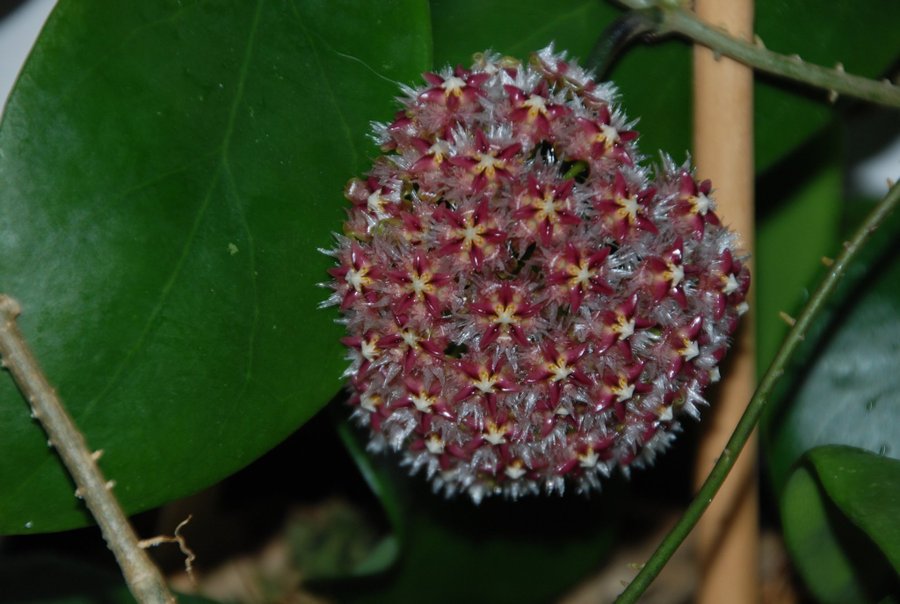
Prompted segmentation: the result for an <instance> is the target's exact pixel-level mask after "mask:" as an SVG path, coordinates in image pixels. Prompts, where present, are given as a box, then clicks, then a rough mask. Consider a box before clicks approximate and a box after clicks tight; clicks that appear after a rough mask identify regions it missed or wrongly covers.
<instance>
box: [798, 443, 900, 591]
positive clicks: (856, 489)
mask: <svg viewBox="0 0 900 604" xmlns="http://www.w3.org/2000/svg"><path fill="white" fill-rule="evenodd" d="M781 511H782V521H783V523H784V534H785V540H786V543H787V546H788V549H789V550H790V552H791V554H792V557H793V559H794V563H795V565H796V567H797V569H798V570H799V571H800V574H801V575H802V576H803V578H804V580H805V581H806V584H807V586H808V587H809V589H810V591H812V592H813V593H814V594H815V595H816V597H817V599H818V600H819V601H821V602H824V603H834V604H842V603H844V602H873V603H874V602H896V601H898V600H897V591H896V590H897V588H900V575H898V561H900V557H898V553H900V530H898V524H897V515H898V513H900V461H898V460H895V459H890V458H885V457H880V456H878V455H874V454H872V453H868V452H866V451H862V450H860V449H854V448H851V447H819V448H816V449H812V450H811V451H809V453H808V454H807V456H806V458H805V463H803V464H802V465H800V466H799V467H798V468H797V469H796V470H795V471H794V472H793V473H792V474H791V477H790V479H789V480H788V482H787V484H786V486H785V490H784V494H783V496H782V498H781ZM891 563H893V568H892V566H891ZM891 594H893V596H894V597H893V598H891V597H890V596H891ZM886 597H887V599H885V598H886Z"/></svg>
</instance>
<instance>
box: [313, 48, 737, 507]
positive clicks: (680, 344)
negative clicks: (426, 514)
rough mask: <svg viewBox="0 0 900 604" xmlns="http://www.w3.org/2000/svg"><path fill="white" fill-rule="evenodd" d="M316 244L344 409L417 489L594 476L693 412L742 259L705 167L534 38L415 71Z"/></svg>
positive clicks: (733, 314)
mask: <svg viewBox="0 0 900 604" xmlns="http://www.w3.org/2000/svg"><path fill="white" fill-rule="evenodd" d="M424 79H425V81H426V84H425V85H424V86H423V87H420V88H417V89H412V88H407V89H405V90H404V96H403V98H402V99H401V103H402V109H401V110H400V111H399V112H398V113H397V115H396V117H395V119H394V120H393V122H391V123H389V124H379V125H376V136H377V139H378V141H379V143H380V144H381V147H382V149H383V151H384V154H383V155H382V156H381V157H379V158H378V159H377V160H376V161H375V163H374V165H373V167H372V170H371V172H370V173H369V175H368V176H367V178H365V179H354V180H352V181H350V183H349V184H348V186H347V189H346V197H347V199H348V200H349V201H350V202H351V204H352V207H351V208H350V209H349V211H348V219H347V222H346V223H345V225H344V234H343V235H338V236H337V245H336V247H335V249H333V250H329V251H327V253H329V254H331V255H332V256H333V257H334V258H335V260H336V263H337V266H336V267H335V268H333V269H331V270H330V274H331V276H332V277H333V281H332V282H331V283H329V284H328V286H329V287H330V288H332V289H333V293H332V295H331V297H330V298H329V299H328V300H327V301H326V303H325V305H329V304H333V305H339V306H340V309H341V311H342V313H343V318H342V319H341V321H342V322H343V323H345V324H346V327H347V330H348V333H349V335H348V336H347V337H346V338H344V340H343V342H344V344H346V346H347V347H348V350H349V359H350V361H351V365H350V367H349V368H348V370H347V371H346V377H347V378H348V381H349V387H350V388H351V390H352V397H351V404H352V406H353V407H354V408H355V411H354V415H355V417H356V418H358V420H359V421H360V422H361V423H362V424H364V425H366V426H368V427H369V429H370V431H371V435H372V441H371V445H372V446H371V448H373V449H376V450H378V449H383V448H385V447H390V448H392V449H394V450H397V451H401V450H402V451H403V456H404V463H405V464H408V465H409V466H410V467H411V468H412V470H413V471H414V472H415V471H417V470H421V469H424V471H425V473H426V474H427V476H428V477H429V478H430V479H431V480H432V482H433V484H434V487H435V489H436V490H443V491H445V492H446V493H447V494H454V493H457V492H466V493H468V494H469V496H471V497H472V499H473V500H475V501H476V502H477V501H479V500H481V499H482V498H483V497H485V496H489V495H494V494H505V495H507V496H511V497H517V496H520V495H523V494H528V493H536V492H539V491H540V490H542V489H543V490H545V491H547V492H562V491H563V489H564V487H565V485H566V482H567V481H569V482H570V483H572V484H574V485H575V486H576V488H577V489H578V490H579V491H583V490H589V489H592V488H599V486H600V478H601V476H603V475H607V474H608V473H609V472H610V471H611V470H612V469H614V468H620V469H622V470H625V471H626V472H627V470H628V468H629V467H630V466H631V465H634V464H641V463H644V462H648V461H651V460H652V458H653V456H654V454H655V453H656V452H657V451H660V450H661V449H663V448H665V447H666V446H667V445H668V443H669V442H670V440H671V439H672V438H673V436H672V435H673V432H675V431H676V430H677V429H678V419H679V418H680V417H682V416H684V415H685V414H689V415H694V416H696V415H697V413H698V406H699V405H701V404H703V403H704V399H703V390H704V388H705V387H706V386H707V385H708V384H709V383H711V382H714V381H716V380H717V379H718V371H717V365H718V364H719V362H720V361H721V360H722V358H723V356H724V355H725V352H726V349H727V347H728V343H729V341H728V338H729V335H730V334H731V333H732V332H733V331H734V330H735V328H736V326H737V323H738V319H739V316H740V315H741V314H742V313H743V312H744V310H745V309H746V302H745V295H746V292H747V288H748V286H749V274H748V272H747V269H746V267H745V266H744V265H742V263H741V261H740V258H739V257H738V256H737V255H736V253H735V243H736V242H735V239H736V238H735V236H734V235H733V234H732V233H731V232H730V231H728V230H727V229H726V228H725V227H723V226H722V225H721V224H720V222H719V219H718V218H717V216H716V214H715V211H714V204H713V201H712V199H711V198H710V184H709V182H702V183H698V182H697V181H696V179H695V178H694V176H693V173H692V171H691V169H690V167H689V166H688V165H683V166H678V165H676V164H674V163H673V162H672V161H671V160H670V159H668V158H666V157H663V159H662V165H661V166H660V167H659V168H657V169H656V170H655V172H651V171H649V170H647V169H646V168H644V167H642V166H641V165H640V164H639V160H640V159H641V158H640V156H639V155H638V151H637V149H636V147H635V139H636V138H637V133H636V132H635V131H634V130H632V125H631V124H630V123H629V122H628V121H626V118H625V116H624V115H623V113H622V112H621V110H620V109H619V108H618V107H617V106H616V104H615V97H616V93H615V89H614V88H613V86H612V85H611V84H599V83H597V82H595V81H594V80H593V79H592V78H591V77H590V75H589V74H588V73H586V72H585V71H584V70H583V69H581V68H580V67H578V66H577V65H576V64H575V63H573V62H570V61H567V60H566V58H565V56H564V55H561V54H556V53H554V52H553V49H552V48H547V49H544V50H542V51H540V52H539V53H537V54H535V55H534V56H533V57H532V59H531V61H530V63H528V64H524V65H523V64H521V63H519V62H517V61H514V60H511V59H507V58H501V57H499V56H494V55H490V54H485V55H480V56H477V57H476V61H475V64H474V65H473V66H472V68H471V69H464V68H462V67H457V68H456V69H449V68H448V69H445V70H443V71H441V72H439V73H427V74H425V76H424Z"/></svg>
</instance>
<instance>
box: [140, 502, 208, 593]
mask: <svg viewBox="0 0 900 604" xmlns="http://www.w3.org/2000/svg"><path fill="white" fill-rule="evenodd" d="M191 518H193V516H188V517H187V518H185V519H184V520H182V521H181V522H179V523H178V526H176V527H175V534H174V535H173V536H171V537H169V536H168V535H160V536H158V537H151V538H149V539H141V540H140V541H138V546H140V547H141V548H143V549H147V548H150V547H156V546H158V545H162V544H163V543H177V544H178V549H180V550H181V553H182V554H184V570H185V572H187V575H188V578H190V580H191V583H193V584H194V585H196V584H197V578H196V577H195V576H194V560H196V559H197V555H196V554H195V553H194V550H192V549H191V548H190V547H189V546H188V544H187V540H186V539H185V538H184V535H182V534H181V529H183V528H184V527H185V526H187V524H188V523H189V522H190V521H191Z"/></svg>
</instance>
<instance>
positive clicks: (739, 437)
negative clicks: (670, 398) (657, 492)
mask: <svg viewBox="0 0 900 604" xmlns="http://www.w3.org/2000/svg"><path fill="white" fill-rule="evenodd" d="M898 203H900V183H897V184H894V185H893V186H892V187H891V189H890V191H889V192H888V194H887V196H886V197H885V198H884V199H882V200H881V201H880V202H879V203H878V205H876V206H875V208H874V209H873V210H872V211H871V212H870V213H869V215H868V216H866V219H865V220H864V221H863V223H862V225H861V226H860V227H859V228H858V229H857V230H856V232H855V233H854V235H853V237H852V238H851V239H850V240H849V241H847V242H845V243H844V249H843V251H842V252H841V254H840V255H839V256H838V257H837V259H836V260H835V261H834V264H833V265H832V266H831V270H829V271H828V274H827V275H826V276H825V279H824V280H823V281H822V283H821V285H819V287H818V289H817V290H816V292H815V293H814V294H813V295H812V297H811V298H810V299H809V302H808V303H807V304H806V306H805V307H804V308H803V311H802V312H801V313H800V316H799V317H797V322H796V323H795V324H794V326H793V327H792V328H791V330H790V332H788V335H787V337H786V338H785V340H784V342H783V343H782V344H781V348H779V349H778V353H777V354H776V355H775V359H774V360H773V361H772V364H771V365H769V368H768V369H767V370H766V373H765V375H763V378H762V380H760V383H759V386H758V387H757V389H756V392H754V394H753V397H752V398H751V399H750V402H749V403H748V404H747V409H746V411H744V415H743V416H741V419H740V421H739V422H738V424H737V427H736V428H735V429H734V432H733V433H732V435H731V438H730V439H729V440H728V444H727V445H726V446H725V449H724V450H723V451H722V454H721V455H720V456H719V459H718V460H717V461H716V464H715V465H714V466H713V469H712V470H711V471H710V473H709V476H708V477H707V479H706V481H705V482H704V483H703V486H702V487H700V490H699V491H698V492H697V495H696V496H695V497H694V499H693V501H691V503H690V505H689V506H688V508H687V510H685V512H684V514H683V515H682V516H681V518H680V519H679V520H678V522H677V523H676V524H675V526H674V527H672V530H671V531H669V533H668V534H667V535H666V537H665V538H664V539H663V540H662V542H661V543H660V544H659V547H657V548H656V551H655V552H653V555H652V556H651V557H650V559H649V560H647V562H646V563H645V564H644V566H643V567H642V568H641V570H640V572H639V573H638V574H637V576H636V577H635V578H634V579H633V580H632V581H631V583H630V584H629V585H628V587H627V588H626V589H625V591H623V592H622V594H621V595H620V596H619V597H618V598H617V599H616V602H617V603H619V604H629V603H632V602H636V601H637V599H638V598H639V597H640V596H641V594H643V593H644V591H645V590H646V589H647V587H649V586H650V583H652V582H653V579H655V578H656V576H657V575H658V574H659V572H660V571H661V570H662V568H663V567H664V566H665V565H666V563H667V562H668V561H669V558H671V557H672V554H674V553H675V550H677V549H678V546H679V545H681V543H682V542H683V541H684V539H685V538H686V537H687V536H688V534H689V533H690V532H691V529H693V528H694V525H696V524H697V521H698V520H700V517H701V516H702V515H703V512H704V511H705V510H706V508H707V507H708V506H709V504H710V502H711V501H712V499H713V497H714V496H715V494H716V492H718V490H719V487H721V486H722V483H723V482H724V481H725V478H726V477H727V476H728V473H729V471H730V470H731V468H732V466H734V463H735V461H736V460H737V458H738V454H739V453H740V452H741V449H742V448H743V447H744V444H745V443H746V442H747V440H748V439H749V438H750V435H751V433H752V432H753V430H754V428H755V427H756V424H757V423H758V422H759V418H760V416H761V414H762V411H763V409H764V408H765V405H766V401H767V400H768V397H769V395H770V394H771V393H772V389H773V388H774V386H775V384H776V383H777V381H778V379H779V378H780V377H781V376H782V375H783V374H784V371H785V367H786V366H787V363H788V361H789V360H790V358H791V357H792V355H793V354H794V352H795V351H796V349H797V346H798V345H799V344H800V342H802V341H803V338H804V337H805V336H806V332H807V331H808V329H809V326H810V324H811V323H812V321H813V320H814V319H815V318H816V317H817V316H818V314H819V313H820V312H821V310H822V308H823V306H824V304H825V302H826V300H827V299H828V297H829V296H830V295H831V294H832V293H833V292H834V289H835V287H836V286H837V284H838V282H839V281H840V279H841V277H843V276H844V273H845V272H846V270H847V266H848V265H849V264H850V263H851V262H852V261H853V259H854V258H855V257H856V255H857V254H858V253H859V250H860V249H862V247H863V245H865V243H866V241H867V240H868V239H869V237H870V236H871V235H872V233H874V232H875V230H876V229H877V228H878V226H879V225H880V224H881V223H882V222H883V221H884V220H885V218H887V216H888V215H889V214H890V213H891V212H892V211H893V210H894V209H895V208H896V207H897V205H898Z"/></svg>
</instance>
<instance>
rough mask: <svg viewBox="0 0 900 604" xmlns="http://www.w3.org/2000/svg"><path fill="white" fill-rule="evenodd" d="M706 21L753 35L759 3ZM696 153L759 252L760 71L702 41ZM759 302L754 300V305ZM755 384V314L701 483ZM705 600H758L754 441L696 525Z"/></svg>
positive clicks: (699, 470) (710, 417)
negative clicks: (756, 113) (756, 148)
mask: <svg viewBox="0 0 900 604" xmlns="http://www.w3.org/2000/svg"><path fill="white" fill-rule="evenodd" d="M695 10H696V13H697V15H698V17H699V18H700V19H702V20H704V21H706V22H708V23H710V24H711V25H713V26H720V27H722V28H724V29H725V30H727V31H728V32H729V33H731V34H732V35H734V36H735V37H739V38H743V39H746V40H752V37H753V2H752V0H729V1H728V2H722V1H721V0H696V2H695ZM694 158H695V161H696V162H697V166H698V172H699V176H700V178H711V179H712V181H713V187H714V188H715V191H716V201H717V203H718V209H719V213H720V216H721V217H722V219H723V221H724V222H725V223H726V224H728V225H729V226H730V227H731V228H733V229H734V230H735V231H737V232H738V233H740V235H741V237H742V244H743V245H742V247H743V250H744V251H745V252H747V253H752V251H753V233H754V221H753V189H754V187H753V177H754V169H753V72H752V70H751V69H750V68H749V67H746V66H744V65H741V64H739V63H737V62H736V61H733V60H731V59H728V58H725V57H717V56H716V55H715V54H714V53H713V51H711V50H709V49H708V48H704V47H700V46H695V47H694ZM751 308H752V301H751ZM755 384H756V365H755V346H754V324H753V312H752V310H751V311H750V312H749V313H747V315H745V316H744V317H743V319H742V322H741V328H740V330H739V331H738V333H737V337H736V340H735V342H734V345H733V347H732V350H731V353H730V354H729V361H728V362H727V365H726V366H725V367H724V370H723V381H722V386H721V388H720V389H719V391H718V393H717V396H716V400H715V401H713V405H712V409H710V410H709V412H708V413H707V414H706V417H704V421H703V425H704V432H703V436H702V440H701V443H700V448H699V452H698V459H697V467H696V481H697V485H698V486H699V485H700V484H702V482H703V480H704V479H705V478H706V476H707V475H708V474H709V471H710V469H711V468H712V466H713V464H714V463H715V461H716V458H717V457H718V455H719V454H720V453H721V451H722V449H723V447H724V446H725V443H726V442H727V440H728V437H729V436H730V435H731V432H732V430H733V429H734V426H735V425H736V424H737V421H738V419H739V418H740V417H741V414H742V413H743V411H744V405H745V404H746V402H747V401H748V400H750V397H751V395H752V394H753V391H754V388H755ZM696 534H697V555H698V563H699V568H700V583H699V585H698V591H697V598H696V600H695V601H696V602H697V603H698V604H720V603H721V602H729V603H730V604H756V603H757V602H759V598H760V589H759V578H758V575H759V573H758V569H759V554H758V551H759V522H758V494H757V472H756V446H755V441H751V442H749V443H748V444H747V446H746V447H745V448H744V450H743V452H742V454H741V457H740V458H739V459H738V462H737V464H736V465H735V467H734V469H733V470H732V472H731V475H730V476H729V477H728V479H727V480H726V481H725V483H724V485H723V487H722V489H721V491H720V492H719V494H718V495H717V496H716V498H715V499H714V500H713V502H712V504H711V505H710V507H709V509H708V510H707V512H706V514H705V515H704V516H703V518H702V519H701V521H700V523H699V524H698V526H697V533H696Z"/></svg>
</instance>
